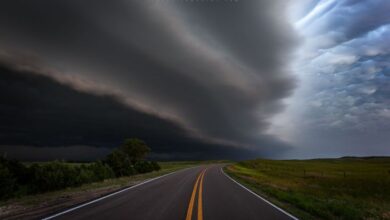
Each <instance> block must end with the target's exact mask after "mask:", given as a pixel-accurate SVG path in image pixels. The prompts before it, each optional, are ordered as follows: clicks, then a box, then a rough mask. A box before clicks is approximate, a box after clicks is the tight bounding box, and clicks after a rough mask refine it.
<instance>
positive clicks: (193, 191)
mask: <svg viewBox="0 0 390 220" xmlns="http://www.w3.org/2000/svg"><path fill="white" fill-rule="evenodd" d="M204 171H205V170H203V171H202V172H201V173H200V174H199V175H198V178H197V179H196V182H195V185H194V189H193V190H192V194H191V199H190V203H189V204H188V208H187V216H186V220H191V219H192V210H193V209H194V202H195V196H196V190H197V189H198V183H199V180H200V178H201V176H202V174H203V172H204Z"/></svg>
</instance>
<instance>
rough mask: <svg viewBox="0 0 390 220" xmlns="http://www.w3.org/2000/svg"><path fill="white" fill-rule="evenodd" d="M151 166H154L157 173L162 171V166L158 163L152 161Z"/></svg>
mask: <svg viewBox="0 0 390 220" xmlns="http://www.w3.org/2000/svg"><path fill="white" fill-rule="evenodd" d="M151 164H152V166H153V170H155V171H159V170H161V167H160V165H159V164H158V163H157V162H156V161H152V162H151Z"/></svg>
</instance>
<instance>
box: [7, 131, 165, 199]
mask: <svg viewBox="0 0 390 220" xmlns="http://www.w3.org/2000/svg"><path fill="white" fill-rule="evenodd" d="M150 151H151V150H150V148H149V147H148V146H147V145H146V144H145V142H144V141H142V140H139V139H136V138H132V139H126V140H125V141H124V143H123V144H122V146H120V147H119V148H117V149H115V150H113V151H112V152H111V153H110V154H109V155H108V156H107V157H106V159H105V160H103V161H96V162H93V163H86V164H81V165H77V164H71V163H66V162H62V161H52V162H45V163H33V164H32V165H25V164H23V163H21V162H19V161H17V160H8V159H7V158H5V157H3V156H1V157H0V199H2V200H4V199H8V198H11V197H15V196H22V195H27V194H36V193H42V192H47V191H52V190H58V189H63V188H66V187H76V186H81V185H82V184H85V183H92V182H98V181H103V180H104V179H109V178H115V177H122V176H130V175H135V174H139V173H147V172H152V171H154V170H155V171H157V170H160V166H159V165H158V163H157V162H155V161H147V160H146V159H145V158H146V156H147V155H148V154H149V153H150Z"/></svg>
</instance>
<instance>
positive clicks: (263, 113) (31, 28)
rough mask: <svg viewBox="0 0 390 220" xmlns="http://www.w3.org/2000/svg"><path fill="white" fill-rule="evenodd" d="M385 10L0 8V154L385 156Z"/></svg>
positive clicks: (73, 4)
mask: <svg viewBox="0 0 390 220" xmlns="http://www.w3.org/2000/svg"><path fill="white" fill-rule="evenodd" d="M388 11H390V3H389V2H388V1H387V0H368V1H357V0H337V1H336V0H335V1H333V0H289V1H283V0H275V1H267V0H203V1H200V0H144V1H135V0H115V1H110V2H109V3H108V2H107V1H103V0H94V1H92V0H85V1H78V0H59V1H50V0H38V1H22V0H4V1H2V2H1V3H0V152H2V153H3V154H6V155H7V156H9V157H14V158H18V159H23V160H47V159H71V160H92V159H96V158H103V157H104V155H106V154H107V153H108V152H110V151H111V150H112V149H113V148H115V147H117V146H119V145H120V144H121V142H122V141H123V140H124V139H125V138H130V137H137V138H140V139H143V140H145V142H146V143H147V144H148V145H149V146H150V147H151V148H152V150H153V154H152V155H151V156H152V157H153V158H156V159H160V160H172V159H180V160H182V159H222V158H223V159H247V158H255V157H265V158H313V157H339V156H346V155H355V156H368V155H390V148H389V146H388V144H387V143H390V137H389V135H387V134H388V133H389V132H390V101H389V97H390V81H389V76H390V61H389V59H388V58H389V57H390V56H389V54H390V44H388V42H389V40H390V15H389V13H388Z"/></svg>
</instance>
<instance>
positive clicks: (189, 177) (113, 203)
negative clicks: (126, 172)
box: [48, 165, 294, 220]
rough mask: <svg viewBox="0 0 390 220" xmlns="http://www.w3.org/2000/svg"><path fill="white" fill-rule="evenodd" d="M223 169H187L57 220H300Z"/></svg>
mask: <svg viewBox="0 0 390 220" xmlns="http://www.w3.org/2000/svg"><path fill="white" fill-rule="evenodd" d="M221 168H222V165H208V166H200V167H195V168H190V169H186V170H181V171H178V172H176V173H173V174H170V175H166V176H164V177H161V178H158V179H155V180H153V181H149V182H147V183H145V184H140V185H138V186H136V187H133V188H131V189H128V190H125V191H123V192H120V193H116V194H114V195H111V196H108V197H106V198H103V199H99V200H97V201H92V202H89V203H88V204H84V205H82V206H81V207H75V208H73V209H71V210H65V211H64V212H61V213H57V214H56V215H54V216H49V217H48V218H53V219H94V220H99V219H135V220H138V219H139V220H149V219H153V220H155V219H162V220H176V219H178V220H192V219H197V220H203V219H204V220H220V219H221V220H228V219H245V220H250V219H294V217H293V216H291V215H289V214H288V213H285V212H284V211H283V210H280V209H278V208H277V207H274V206H273V205H272V204H269V203H268V202H267V201H264V200H263V199H261V198H260V197H258V196H256V195H255V194H253V193H251V192H250V191H248V190H246V189H245V188H243V187H242V186H240V185H239V184H238V183H236V182H234V181H233V180H232V179H230V178H229V177H228V176H226V175H225V174H224V173H223V172H222V169H221Z"/></svg>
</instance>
